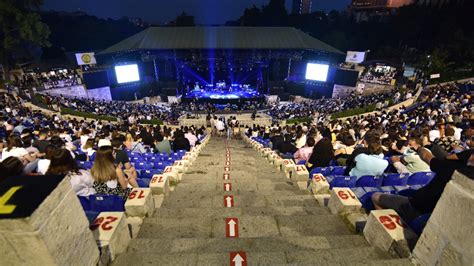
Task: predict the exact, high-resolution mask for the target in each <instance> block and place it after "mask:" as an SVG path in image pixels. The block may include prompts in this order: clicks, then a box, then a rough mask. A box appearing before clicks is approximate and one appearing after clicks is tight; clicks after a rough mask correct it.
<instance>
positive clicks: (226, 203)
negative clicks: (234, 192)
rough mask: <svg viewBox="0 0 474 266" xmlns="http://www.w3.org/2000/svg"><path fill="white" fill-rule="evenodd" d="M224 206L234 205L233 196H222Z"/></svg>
mask: <svg viewBox="0 0 474 266" xmlns="http://www.w3.org/2000/svg"><path fill="white" fill-rule="evenodd" d="M224 207H226V208H232V207H234V196H230V195H226V196H224Z"/></svg>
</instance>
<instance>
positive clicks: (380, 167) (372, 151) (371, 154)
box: [348, 132, 388, 177]
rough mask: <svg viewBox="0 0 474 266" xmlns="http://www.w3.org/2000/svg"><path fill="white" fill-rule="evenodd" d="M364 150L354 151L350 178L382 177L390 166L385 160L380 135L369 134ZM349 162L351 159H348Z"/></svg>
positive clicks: (366, 137)
mask: <svg viewBox="0 0 474 266" xmlns="http://www.w3.org/2000/svg"><path fill="white" fill-rule="evenodd" d="M363 143H364V148H361V149H359V150H358V151H356V150H354V152H353V153H352V156H354V157H353V158H354V159H353V161H352V164H351V170H350V171H349V175H350V176H356V177H361V176H365V175H372V176H380V175H382V174H383V173H384V171H385V169H386V168H387V166H388V162H387V161H386V160H384V158H383V150H382V143H381V140H380V135H379V134H378V133H372V132H368V133H367V134H366V136H365V138H364V142H363ZM348 160H349V159H348Z"/></svg>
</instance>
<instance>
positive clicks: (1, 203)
mask: <svg viewBox="0 0 474 266" xmlns="http://www.w3.org/2000/svg"><path fill="white" fill-rule="evenodd" d="M20 188H21V186H17V187H11V188H10V189H9V190H8V191H7V193H5V194H3V195H2V197H0V214H10V213H12V212H13V211H14V210H15V208H16V205H8V204H6V203H7V201H8V200H10V199H11V197H13V195H14V194H15V193H16V192H17V191H18V190H19V189H20Z"/></svg>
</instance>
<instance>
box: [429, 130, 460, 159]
mask: <svg viewBox="0 0 474 266" xmlns="http://www.w3.org/2000/svg"><path fill="white" fill-rule="evenodd" d="M454 133H455V130H454V128H452V127H446V130H445V135H444V137H441V138H437V139H435V140H434V142H433V144H434V145H438V146H439V147H440V148H442V149H443V150H444V151H446V152H447V153H450V152H452V151H453V148H454V147H456V146H458V145H459V142H458V141H457V140H456V139H454Z"/></svg>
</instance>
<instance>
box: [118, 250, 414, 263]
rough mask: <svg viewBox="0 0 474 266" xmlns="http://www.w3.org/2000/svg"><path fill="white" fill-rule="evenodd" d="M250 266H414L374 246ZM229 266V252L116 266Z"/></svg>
mask: <svg viewBox="0 0 474 266" xmlns="http://www.w3.org/2000/svg"><path fill="white" fill-rule="evenodd" d="M247 260H248V261H249V265H287V264H293V265H411V264H410V262H409V260H407V259H398V260H394V259H390V258H389V257H388V255H386V254H385V253H384V252H380V251H378V250H375V249H374V248H371V247H358V248H348V249H345V248H341V249H327V250H320V251H313V250H310V251H284V252H254V251H250V252H247ZM137 261H139V262H140V264H141V265H145V264H146V265H229V263H230V259H229V254H228V253H225V252H220V253H219V252H214V253H203V252H189V251H183V252H180V253H165V254H163V253H155V252H150V253H141V252H128V253H126V254H122V255H119V256H118V258H117V259H116V260H115V262H114V263H113V265H134V264H136V262H137Z"/></svg>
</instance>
